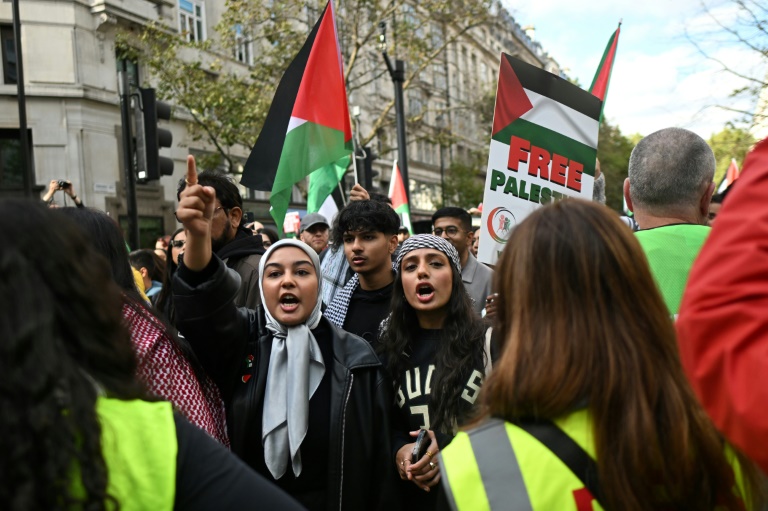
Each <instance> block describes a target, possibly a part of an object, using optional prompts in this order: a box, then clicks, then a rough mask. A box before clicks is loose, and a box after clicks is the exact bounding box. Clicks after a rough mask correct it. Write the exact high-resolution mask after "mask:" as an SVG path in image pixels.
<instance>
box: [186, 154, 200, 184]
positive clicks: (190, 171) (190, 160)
mask: <svg viewBox="0 0 768 511" xmlns="http://www.w3.org/2000/svg"><path fill="white" fill-rule="evenodd" d="M184 180H185V181H186V182H187V186H192V185H196V184H197V164H196V163H195V157H194V156H192V155H191V154H190V155H189V156H187V177H186V178H185V179H184Z"/></svg>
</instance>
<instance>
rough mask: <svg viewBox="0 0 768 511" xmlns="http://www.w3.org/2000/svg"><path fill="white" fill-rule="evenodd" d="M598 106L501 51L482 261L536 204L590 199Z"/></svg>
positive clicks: (571, 87) (501, 246) (487, 260)
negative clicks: (565, 199)
mask: <svg viewBox="0 0 768 511" xmlns="http://www.w3.org/2000/svg"><path fill="white" fill-rule="evenodd" d="M601 104H602V102H601V101H600V100H599V99H598V98H596V97H595V96H593V95H592V94H590V93H589V92H587V91H585V90H583V89H581V88H580V87H578V86H576V85H574V84H572V83H570V82H568V81H567V80H564V79H563V78H561V77H559V76H556V75H554V74H552V73H548V72H547V71H545V70H543V69H540V68H538V67H535V66H532V65H530V64H527V63H525V62H523V61H521V60H518V59H516V58H514V57H511V56H509V55H507V54H505V53H502V54H501V63H500V66H499V81H498V85H497V89H496V106H495V108H494V115H493V127H492V130H491V144H490V150H489V155H488V168H487V172H486V178H485V191H484V195H483V217H482V220H481V234H480V236H481V237H482V239H483V243H481V244H480V249H479V251H478V259H479V260H480V261H481V262H484V263H489V264H495V263H496V261H497V259H498V256H499V254H501V252H502V251H503V249H504V245H505V244H506V242H507V240H508V239H509V235H510V234H511V233H512V230H513V228H514V226H515V225H517V224H518V223H520V222H521V221H522V220H523V219H524V218H525V217H526V216H527V215H529V214H530V213H531V212H533V211H535V210H536V209H537V208H539V207H541V206H542V205H546V204H550V203H552V202H554V201H558V200H561V199H564V198H567V197H579V198H582V199H587V200H591V199H592V189H593V187H594V177H593V176H594V175H595V157H596V156H597V133H598V128H599V127H600V122H599V119H600V107H601Z"/></svg>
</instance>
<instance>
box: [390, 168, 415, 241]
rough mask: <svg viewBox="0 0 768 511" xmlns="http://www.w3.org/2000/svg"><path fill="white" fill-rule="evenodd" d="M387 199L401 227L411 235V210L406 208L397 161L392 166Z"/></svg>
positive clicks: (405, 197) (406, 203) (405, 198)
mask: <svg viewBox="0 0 768 511" xmlns="http://www.w3.org/2000/svg"><path fill="white" fill-rule="evenodd" d="M389 199H390V200H391V201H392V208H393V209H394V210H395V212H396V213H397V214H398V215H400V218H401V219H402V225H403V226H405V227H406V228H407V229H408V232H409V233H411V234H413V228H412V227H411V208H410V206H408V196H407V195H406V193H405V185H404V184H403V175H402V174H400V169H399V168H398V166H397V160H395V161H394V163H393V164H392V177H391V178H390V181H389Z"/></svg>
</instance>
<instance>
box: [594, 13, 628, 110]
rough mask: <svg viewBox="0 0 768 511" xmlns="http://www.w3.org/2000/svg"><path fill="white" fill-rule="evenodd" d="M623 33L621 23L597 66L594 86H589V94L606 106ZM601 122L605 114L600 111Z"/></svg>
mask: <svg viewBox="0 0 768 511" xmlns="http://www.w3.org/2000/svg"><path fill="white" fill-rule="evenodd" d="M620 32H621V22H619V26H618V28H617V29H616V32H614V33H613V35H612V36H611V38H610V39H609V40H608V44H607V45H606V47H605V51H604V52H603V58H602V59H601V60H600V65H599V66H597V72H596V73H595V77H594V78H593V79H592V85H590V86H589V92H591V93H592V94H594V95H595V96H597V97H598V98H600V100H601V101H602V102H603V106H605V98H606V96H608V85H610V83H611V71H613V63H614V61H615V60H616V51H617V50H618V48H619V33H620ZM600 120H601V121H602V120H603V112H602V110H601V111H600Z"/></svg>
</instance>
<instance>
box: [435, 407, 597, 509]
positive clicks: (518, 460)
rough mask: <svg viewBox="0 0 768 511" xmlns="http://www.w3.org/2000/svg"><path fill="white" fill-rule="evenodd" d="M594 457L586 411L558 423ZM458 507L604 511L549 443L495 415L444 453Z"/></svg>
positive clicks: (446, 481) (447, 483) (447, 482)
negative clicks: (543, 442) (496, 417)
mask: <svg viewBox="0 0 768 511" xmlns="http://www.w3.org/2000/svg"><path fill="white" fill-rule="evenodd" d="M556 424H557V426H558V427H560V428H561V429H563V431H565V432H566V433H567V434H568V435H569V436H570V437H571V438H573V440H574V441H575V442H576V443H578V444H579V445H580V446H581V447H582V448H583V449H584V450H585V451H587V453H588V454H589V455H590V456H592V457H593V458H594V456H595V454H594V447H593V446H592V445H591V442H592V440H591V429H590V427H589V418H588V414H587V412H586V410H582V411H577V412H574V413H572V414H570V415H569V416H567V417H566V418H564V419H562V420H558V421H556ZM440 463H441V467H442V477H443V487H444V488H445V491H446V493H447V495H448V501H449V502H450V504H451V507H452V509H453V510H454V511H500V510H504V511H543V510H553V509H556V510H558V511H569V510H570V511H602V509H603V508H602V507H601V506H600V505H599V504H598V503H597V501H595V500H593V499H592V495H591V494H590V493H589V491H588V490H587V489H586V488H584V485H583V484H582V482H581V480H580V479H579V478H578V477H576V476H575V475H574V474H573V473H572V472H571V471H570V470H569V469H568V467H567V466H566V465H565V464H564V463H563V462H562V461H560V458H558V457H557V456H555V455H554V454H553V453H552V452H551V451H550V450H549V449H548V448H547V447H545V446H544V444H542V443H541V442H539V441H538V440H536V439H535V438H534V437H532V436H531V435H529V434H528V433H527V432H525V431H524V430H522V429H520V428H518V427H517V426H515V425H514V424H510V423H507V422H504V421H501V420H498V419H491V420H489V421H488V422H486V423H485V424H483V425H481V426H480V427H478V428H476V429H474V430H472V431H470V432H469V433H463V432H462V433H459V434H458V435H457V436H456V438H454V439H453V441H452V442H451V444H450V445H449V446H448V447H446V448H445V449H444V450H443V451H442V452H441V453H440Z"/></svg>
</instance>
